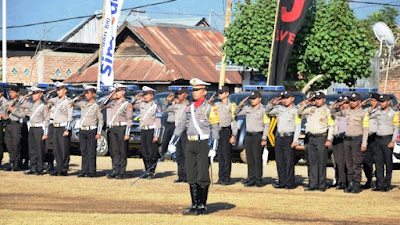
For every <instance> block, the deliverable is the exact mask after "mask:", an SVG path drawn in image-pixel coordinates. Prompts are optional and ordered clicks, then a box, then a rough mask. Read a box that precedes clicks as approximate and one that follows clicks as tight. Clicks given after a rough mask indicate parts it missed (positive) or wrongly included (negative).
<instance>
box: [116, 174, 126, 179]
mask: <svg viewBox="0 0 400 225" xmlns="http://www.w3.org/2000/svg"><path fill="white" fill-rule="evenodd" d="M115 179H118V180H123V179H125V175H119V174H118V175H117V176H115Z"/></svg>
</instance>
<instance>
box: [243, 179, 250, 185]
mask: <svg viewBox="0 0 400 225" xmlns="http://www.w3.org/2000/svg"><path fill="white" fill-rule="evenodd" d="M249 182H250V180H249V179H243V180H242V184H246V183H249Z"/></svg>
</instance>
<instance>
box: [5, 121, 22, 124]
mask: <svg viewBox="0 0 400 225" xmlns="http://www.w3.org/2000/svg"><path fill="white" fill-rule="evenodd" d="M6 123H7V124H21V123H20V122H19V121H12V120H6Z"/></svg>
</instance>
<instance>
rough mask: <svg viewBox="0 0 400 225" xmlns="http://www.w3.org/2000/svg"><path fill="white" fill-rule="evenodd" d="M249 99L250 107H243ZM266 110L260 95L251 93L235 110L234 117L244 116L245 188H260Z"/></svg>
mask: <svg viewBox="0 0 400 225" xmlns="http://www.w3.org/2000/svg"><path fill="white" fill-rule="evenodd" d="M249 98H250V101H251V105H247V106H244V104H245V103H246V102H247V100H248V99H249ZM265 110H266V108H265V107H264V106H263V105H262V104H261V93H260V92H259V91H253V92H251V94H250V96H248V97H246V98H245V99H243V100H242V101H241V102H240V103H239V105H238V107H237V108H236V110H235V116H244V115H246V136H245V138H244V146H245V149H246V158H247V179H245V180H244V181H243V183H244V186H245V187H250V186H254V185H256V186H257V187H262V186H263V183H262V172H263V165H262V154H263V146H265V145H266V144H267V136H268V130H269V123H270V121H269V117H268V116H267V115H266V113H265Z"/></svg>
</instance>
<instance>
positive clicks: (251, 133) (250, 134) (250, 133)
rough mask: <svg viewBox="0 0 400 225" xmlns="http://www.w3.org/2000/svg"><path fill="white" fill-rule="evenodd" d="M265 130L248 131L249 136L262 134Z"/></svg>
mask: <svg viewBox="0 0 400 225" xmlns="http://www.w3.org/2000/svg"><path fill="white" fill-rule="evenodd" d="M262 133H263V132H246V135H247V136H256V135H262Z"/></svg>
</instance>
